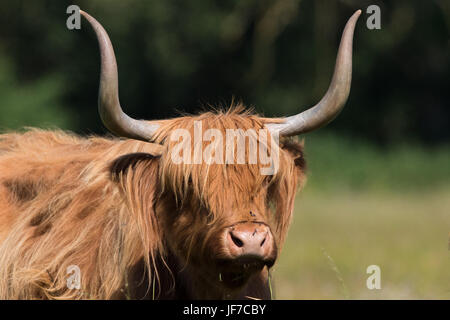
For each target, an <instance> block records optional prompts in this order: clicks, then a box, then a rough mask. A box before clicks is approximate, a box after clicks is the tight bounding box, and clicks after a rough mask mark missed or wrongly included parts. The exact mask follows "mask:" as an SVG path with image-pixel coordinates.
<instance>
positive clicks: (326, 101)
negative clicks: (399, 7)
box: [267, 10, 361, 136]
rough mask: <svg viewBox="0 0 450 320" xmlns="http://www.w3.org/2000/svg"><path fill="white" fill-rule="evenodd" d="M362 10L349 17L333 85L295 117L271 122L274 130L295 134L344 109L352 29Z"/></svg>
mask: <svg viewBox="0 0 450 320" xmlns="http://www.w3.org/2000/svg"><path fill="white" fill-rule="evenodd" d="M360 14H361V10H358V11H356V12H355V13H354V14H353V15H352V16H351V18H350V19H349V20H348V22H347V24H346V26H345V29H344V32H343V33H342V38H341V43H340V45H339V50H338V54H337V58H336V65H335V67H334V74H333V78H332V80H331V84H330V86H329V88H328V91H327V92H326V94H325V96H323V98H322V100H320V101H319V103H317V104H316V105H315V106H313V107H311V108H309V109H308V110H305V111H303V112H301V113H299V114H296V115H294V116H290V117H287V118H285V119H283V122H282V123H268V124H267V127H268V128H269V129H270V130H271V131H278V133H279V135H281V136H295V135H298V134H301V133H305V132H309V131H312V130H315V129H318V128H320V127H322V126H324V125H326V124H327V123H329V122H330V121H332V120H333V119H334V118H335V117H336V116H337V115H338V114H339V112H340V111H341V110H342V108H343V107H344V105H345V102H346V101H347V98H348V94H349V92H350V84H351V81H352V44H353V32H354V30H355V25H356V22H357V21H358V18H359V16H360Z"/></svg>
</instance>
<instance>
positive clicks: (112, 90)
mask: <svg viewBox="0 0 450 320" xmlns="http://www.w3.org/2000/svg"><path fill="white" fill-rule="evenodd" d="M80 13H81V14H82V15H83V16H84V17H85V18H86V20H87V21H88V22H89V23H90V24H91V26H92V28H93V29H94V31H95V34H96V36H97V40H98V44H99V47H100V59H101V70H100V85H99V92H98V111H99V113H100V117H101V119H102V121H103V124H104V125H105V126H106V128H107V129H108V130H110V131H111V132H112V133H114V134H116V135H118V136H122V137H127V138H131V139H138V140H144V141H150V140H151V139H152V136H153V134H154V133H155V132H156V130H157V129H158V128H159V124H157V123H155V122H151V121H143V120H136V119H133V118H131V117H129V116H128V115H126V114H125V113H124V112H123V111H122V108H121V107H120V102H119V80H118V74H117V63H116V57H115V55H114V49H113V47H112V44H111V40H110V39H109V37H108V33H107V32H106V31H105V29H104V28H103V27H102V26H101V24H100V23H99V22H98V21H97V20H95V19H94V18H93V17H91V16H90V15H89V14H87V13H86V12H84V11H82V10H80Z"/></svg>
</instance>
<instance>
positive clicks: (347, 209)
mask: <svg viewBox="0 0 450 320" xmlns="http://www.w3.org/2000/svg"><path fill="white" fill-rule="evenodd" d="M70 4H77V5H78V6H80V7H81V8H82V9H84V10H86V11H87V12H89V13H90V14H92V15H93V16H94V17H96V18H97V19H98V20H99V21H100V22H101V23H102V24H103V25H104V26H105V28H106V29H107V30H108V32H109V34H110V37H111V39H112V42H113V44H114V47H115V50H116V56H117V60H118V65H119V78H120V79H119V81H120V96H121V101H122V105H123V106H124V109H125V111H126V112H127V113H128V114H130V115H131V116H133V117H135V118H144V119H159V118H165V117H169V116H176V115H178V114H179V112H180V111H186V112H198V111H202V110H204V109H207V108H208V105H209V104H211V105H227V104H228V103H229V102H230V101H231V100H232V99H233V97H235V98H237V99H242V101H243V102H244V103H245V104H247V105H249V106H254V107H255V109H256V111H257V112H259V113H261V114H264V115H266V116H283V115H291V114H293V113H297V112H298V111H300V110H303V109H305V108H307V107H308V106H311V105H313V104H314V103H316V102H317V101H318V100H319V99H320V98H321V96H322V95H323V93H324V92H325V91H326V89H327V87H328V83H329V81H330V78H331V73H332V69H333V65H334V60H335V54H336V50H337V47H338V43H339V39H340V34H341V32H342V29H343V26H344V24H345V22H346V20H347V19H348V17H350V15H351V14H352V13H353V12H354V11H355V10H356V9H362V10H363V14H362V16H361V18H360V21H359V23H358V26H357V30H356V32H355V40H354V73H353V84H352V91H351V93H350V97H349V100H348V102H347V105H346V108H345V109H344V111H343V112H342V113H341V114H340V115H339V117H338V118H337V119H336V121H334V122H333V123H331V124H330V125H329V126H327V127H326V128H324V129H322V130H319V131H318V132H317V133H312V134H309V135H306V136H305V144H306V155H307V160H308V166H309V169H308V184H307V186H306V187H305V189H304V191H303V192H301V193H299V195H298V197H297V204H296V209H295V210H296V214H295V218H294V222H293V225H292V227H291V229H290V233H289V236H288V239H287V242H286V245H285V247H284V250H283V252H282V254H281V257H280V259H279V262H278V264H277V265H276V266H275V267H274V270H273V278H274V289H275V296H276V298H279V299H305V298H309V299H323V298H327V299H348V298H349V299H363V298H368V299H372V298H374V299H400V298H406V299H418V298H425V299H449V298H450V251H449V247H448V246H449V244H448V241H449V239H448V237H449V231H450V228H449V226H450V144H449V142H450V120H449V119H450V106H449V101H450V99H449V98H450V90H449V89H450V87H449V81H450V67H449V53H450V50H449V49H450V38H449V31H450V2H449V1H447V0H441V1H438V0H435V1H419V0H417V1H406V0H404V1H401V0H399V1H373V0H372V1H364V0H361V1H359V0H358V1H357V0H345V1H344V0H341V1H338V0H316V1H312V0H239V1H238V0H229V1H212V0H196V1H175V0H153V1H137V0H136V1H132V0H121V1H111V0H108V1H106V0H98V1H87V0H86V1H71V2H68V1H56V0H54V1H45V0H39V1H14V2H12V1H6V0H2V1H0V97H1V99H0V128H1V130H2V131H6V130H14V129H19V128H23V127H26V126H38V127H43V128H57V127H58V128H63V129H66V130H72V131H75V132H77V133H80V134H92V133H96V134H104V133H105V132H106V131H105V129H104V128H103V126H102V125H101V122H100V120H99V117H98V115H97V110H96V100H97V88H98V76H99V56H98V48H97V43H96V40H95V37H94V34H93V32H92V30H91V29H90V28H89V27H87V23H86V21H83V20H82V28H81V30H73V31H69V30H68V29H67V28H66V19H67V17H68V15H67V14H66V8H67V6H68V5H70ZM371 4H376V5H378V6H379V7H380V8H381V30H369V29H368V28H367V27H366V20H367V18H368V17H369V15H368V14H366V12H365V11H366V9H367V7H368V6H369V5H371ZM372 264H375V265H378V266H380V268H381V279H382V280H381V286H382V289H381V290H369V289H367V287H366V279H367V277H368V276H369V275H368V274H366V268H367V267H368V266H369V265H372Z"/></svg>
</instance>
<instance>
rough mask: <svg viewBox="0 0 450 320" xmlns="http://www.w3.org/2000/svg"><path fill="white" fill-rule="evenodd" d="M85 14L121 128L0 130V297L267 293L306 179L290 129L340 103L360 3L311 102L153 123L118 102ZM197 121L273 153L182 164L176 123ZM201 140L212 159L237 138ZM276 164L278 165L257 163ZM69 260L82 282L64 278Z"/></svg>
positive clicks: (106, 48) (106, 98)
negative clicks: (279, 111) (270, 114)
mask: <svg viewBox="0 0 450 320" xmlns="http://www.w3.org/2000/svg"><path fill="white" fill-rule="evenodd" d="M80 12H81V14H82V15H83V16H84V17H85V18H86V19H87V21H89V23H90V24H91V25H92V27H93V29H94V31H95V33H96V36H97V39H98V42H99V47H100V56H101V71H100V72H101V76H100V89H99V105H98V106H99V113H100V116H101V119H102V121H103V123H104V124H105V126H106V127H107V128H108V129H109V130H110V131H111V132H112V133H114V134H116V135H117V136H118V137H121V138H108V137H105V138H102V137H88V138H83V137H78V136H75V135H73V134H69V133H65V132H61V131H45V130H38V129H30V130H28V131H26V132H25V133H6V134H3V135H0V197H1V200H0V298H1V299H120V298H131V299H142V298H148V299H226V298H235V299H236V298H238V299H241V298H242V299H244V298H257V299H268V298H271V294H270V288H269V283H268V282H269V280H270V279H269V270H270V268H271V267H272V266H273V264H274V263H275V261H276V259H277V256H278V255H279V253H280V250H281V248H282V245H283V242H284V240H285V237H286V234H287V231H288V227H289V224H290V221H291V217H292V212H293V206H294V199H295V194H296V191H297V189H299V188H300V187H301V186H302V185H303V183H304V182H305V159H304V155H303V146H302V144H301V143H299V142H297V141H296V140H293V139H292V138H291V137H293V136H296V135H299V134H302V133H305V132H308V131H312V130H314V129H317V128H319V127H321V126H323V125H325V124H327V123H328V122H330V121H331V120H333V119H334V118H335V117H336V115H337V114H338V113H339V111H340V110H341V109H342V108H343V106H344V104H345V102H346V99H347V97H348V94H349V91H350V83H351V71H352V39H353V32H354V28H355V24H356V21H357V19H358V17H359V15H360V13H361V12H360V11H357V12H356V13H355V14H354V15H353V16H352V17H351V18H350V19H349V21H348V22H347V25H346V27H345V29H344V32H343V35H342V39H341V44H340V47H339V50H338V55H337V60H336V66H335V71H334V75H333V78H332V81H331V84H330V87H329V89H328V91H327V93H326V94H325V96H324V97H323V98H322V100H321V101H320V102H319V103H318V104H317V105H315V106H313V107H312V108H310V109H307V110H306V111H303V112H301V113H299V114H297V115H293V116H290V117H287V118H264V117H260V116H258V115H256V114H253V113H251V112H249V111H245V108H244V107H243V106H242V105H241V104H236V105H234V106H232V107H231V108H230V109H229V110H228V111H215V112H206V113H202V114H199V115H193V116H182V117H178V118H174V119H167V120H155V121H143V120H135V119H132V118H130V117H129V116H127V115H126V114H125V113H124V112H123V111H122V108H121V106H120V104H119V98H118V76H117V66H116V60H115V56H114V51H113V48H112V45H111V42H110V40H109V37H108V35H107V33H106V31H105V30H104V29H103V28H102V26H101V25H100V24H99V23H98V22H97V21H96V20H95V19H94V18H92V17H91V16H90V15H88V14H87V13H85V12H82V11H80ZM195 123H201V124H202V128H203V130H208V129H214V130H215V131H214V132H216V133H217V132H219V133H222V134H223V135H224V136H226V132H227V130H231V129H233V130H236V131H235V132H238V134H237V136H238V138H239V136H240V133H239V132H242V137H241V138H243V141H246V142H247V143H246V145H245V150H244V151H245V152H244V155H248V154H249V153H250V151H251V150H250V149H251V146H252V143H254V144H260V145H262V146H263V147H264V148H265V150H266V151H267V154H268V155H274V154H276V155H277V156H276V157H269V160H270V163H269V164H264V165H263V164H261V163H260V162H259V161H256V162H252V163H250V162H248V161H247V162H245V163H242V161H241V163H239V162H238V161H236V162H234V163H233V162H232V163H216V162H214V161H208V157H209V156H208V154H206V153H204V154H202V155H201V158H200V159H201V161H199V162H183V161H181V162H179V163H175V162H174V161H173V157H172V156H173V152H174V150H175V149H176V150H177V151H176V152H179V151H180V148H179V147H180V145H181V146H182V147H183V148H182V149H183V152H184V155H182V156H183V157H184V156H186V152H189V153H190V152H191V151H189V150H192V154H188V155H189V156H191V155H193V154H194V153H195V149H196V147H198V144H199V143H198V142H197V143H194V140H191V139H187V140H184V141H183V140H179V139H174V138H173V136H172V134H173V132H175V131H176V130H177V129H183V130H185V131H186V132H187V133H188V134H192V136H194V135H195V132H194V131H195V125H194V124H195ZM249 130H250V131H251V130H253V131H254V132H259V131H260V130H262V131H264V130H265V131H267V136H266V138H267V139H266V140H264V141H263V139H262V138H261V137H260V136H259V135H251V134H249V135H244V133H245V132H249ZM210 138H211V137H210ZM200 141H201V142H200V144H201V147H204V148H208V147H209V150H210V151H211V150H212V152H211V153H210V156H211V157H214V156H215V155H216V154H217V153H222V152H223V153H227V152H229V150H230V144H231V147H238V146H237V145H238V139H235V140H231V142H229V141H227V142H226V144H218V143H215V142H217V141H216V140H214V139H212V138H211V139H209V140H208V139H206V140H205V139H203V140H200ZM185 147H187V148H185ZM211 148H212V149H211ZM186 150H188V151H186ZM233 157H237V155H236V154H234V153H231V159H235V158H233ZM235 160H239V159H237V158H236V159H235ZM268 165H269V166H275V167H277V170H274V171H273V172H272V173H271V174H262V173H261V169H262V167H263V166H264V167H267V166H268ZM73 266H76V270H79V272H80V275H79V280H80V281H79V283H78V286H77V287H73V286H69V285H68V271H69V270H73Z"/></svg>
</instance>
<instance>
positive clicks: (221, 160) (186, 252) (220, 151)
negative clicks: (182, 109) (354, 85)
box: [81, 10, 361, 290]
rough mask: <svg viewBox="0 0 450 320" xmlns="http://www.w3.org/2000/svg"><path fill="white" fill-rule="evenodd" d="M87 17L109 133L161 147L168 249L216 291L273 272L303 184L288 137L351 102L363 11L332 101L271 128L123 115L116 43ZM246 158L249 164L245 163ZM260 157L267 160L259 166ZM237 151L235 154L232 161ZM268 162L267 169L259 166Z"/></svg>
mask: <svg viewBox="0 0 450 320" xmlns="http://www.w3.org/2000/svg"><path fill="white" fill-rule="evenodd" d="M81 13H82V14H83V16H84V17H85V18H86V19H87V20H88V21H89V22H90V24H91V25H92V26H93V28H94V30H95V32H96V35H97V39H98V42H99V46H100V53H101V75H100V89H99V112H100V116H101V118H102V120H103V123H104V124H105V126H106V127H107V128H108V129H109V130H110V131H111V132H113V133H115V134H116V135H118V136H122V137H126V138H130V139H137V140H143V141H146V142H148V143H155V144H158V145H161V146H162V148H161V150H162V151H161V152H160V154H159V157H158V159H157V160H155V161H157V173H158V174H157V176H158V181H157V182H155V183H157V186H156V187H155V190H156V191H155V192H156V193H157V196H155V197H154V199H155V200H153V201H154V203H153V206H154V211H155V215H156V219H157V221H158V224H159V225H160V229H161V230H163V232H162V233H163V234H162V236H163V238H164V242H165V243H166V244H167V246H168V248H169V250H170V251H171V252H172V253H173V254H174V255H175V256H176V257H177V258H178V259H180V260H181V262H182V263H183V264H184V265H185V266H186V268H189V269H190V270H191V271H192V272H194V273H195V274H196V276H197V277H199V278H201V279H202V280H203V282H204V283H208V284H209V285H210V287H213V288H223V289H224V290H234V289H239V288H241V287H242V286H243V285H244V284H245V283H246V282H247V280H248V279H249V278H250V277H251V276H253V275H255V274H258V273H260V272H261V271H262V270H263V269H264V268H265V267H267V268H270V267H271V266H272V265H273V264H274V262H275V260H276V258H277V254H278V251H279V249H280V247H281V245H282V243H283V241H284V238H285V236H286V233H287V227H288V226H289V222H290V218H291V214H292V211H293V204H294V198H295V191H296V189H297V188H298V186H299V185H301V184H302V182H303V181H304V163H305V161H304V158H303V152H302V145H301V144H300V143H298V142H294V141H292V140H290V138H289V137H292V136H296V135H299V134H302V133H305V132H309V131H312V130H314V129H317V128H319V127H321V126H323V125H325V124H327V123H328V122H330V121H331V120H333V119H334V118H335V117H336V116H337V114H338V113H339V112H340V111H341V110H342V108H343V106H344V104H345V102H346V100H347V97H348V94H349V91H350V83H351V72H352V40H353V32H354V28H355V24H356V21H357V19H358V17H359V15H360V13H361V11H360V10H358V11H357V12H356V13H355V14H354V15H353V16H352V17H351V18H350V19H349V21H348V22H347V25H346V27H345V29H344V32H343V35H342V39H341V44H340V47H339V50H338V55H337V59H336V66H335V70H334V75H333V78H332V80H331V84H330V86H329V89H328V91H327V92H326V94H325V95H324V97H323V98H322V99H321V100H320V101H319V102H318V104H316V105H315V106H313V107H311V108H309V109H307V110H306V111H303V112H301V113H299V114H296V115H293V116H290V117H286V118H262V117H259V116H257V115H253V114H251V113H249V112H246V111H244V109H243V107H242V106H240V105H238V106H234V107H233V108H231V110H229V111H226V112H216V113H212V112H208V113H203V114H200V115H197V116H184V117H179V118H175V119H168V120H157V121H143V120H135V119H132V118H130V117H129V116H127V115H126V114H125V113H124V112H123V111H122V108H121V106H120V103H119V97H118V76H117V65H116V60H115V56H114V51H113V48H112V45H111V42H110V39H109V37H108V35H107V33H106V31H105V30H104V29H103V27H102V26H101V25H100V24H99V23H98V22H97V21H96V20H95V19H94V18H92V17H91V16H90V15H88V14H87V13H85V12H82V11H81ZM180 130H181V131H180ZM199 130H200V131H199ZM230 130H231V131H232V133H233V138H232V139H231V140H230V136H231V135H229V132H230ZM239 138H241V139H243V140H239ZM239 141H245V142H244V145H243V146H242V144H240V143H239ZM239 148H241V151H242V154H243V155H244V162H242V161H239V155H238V152H237V150H238V149H239ZM242 148H243V149H242ZM252 148H253V149H252ZM254 148H257V150H258V152H257V155H258V156H257V158H256V161H250V156H251V154H253V152H254V151H255V150H254ZM230 149H233V150H234V151H235V152H232V153H229V151H230ZM261 150H263V151H261ZM263 153H264V154H266V156H267V157H266V159H265V160H267V161H262V159H261V158H260V155H261V154H263ZM241 160H242V159H241Z"/></svg>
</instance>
